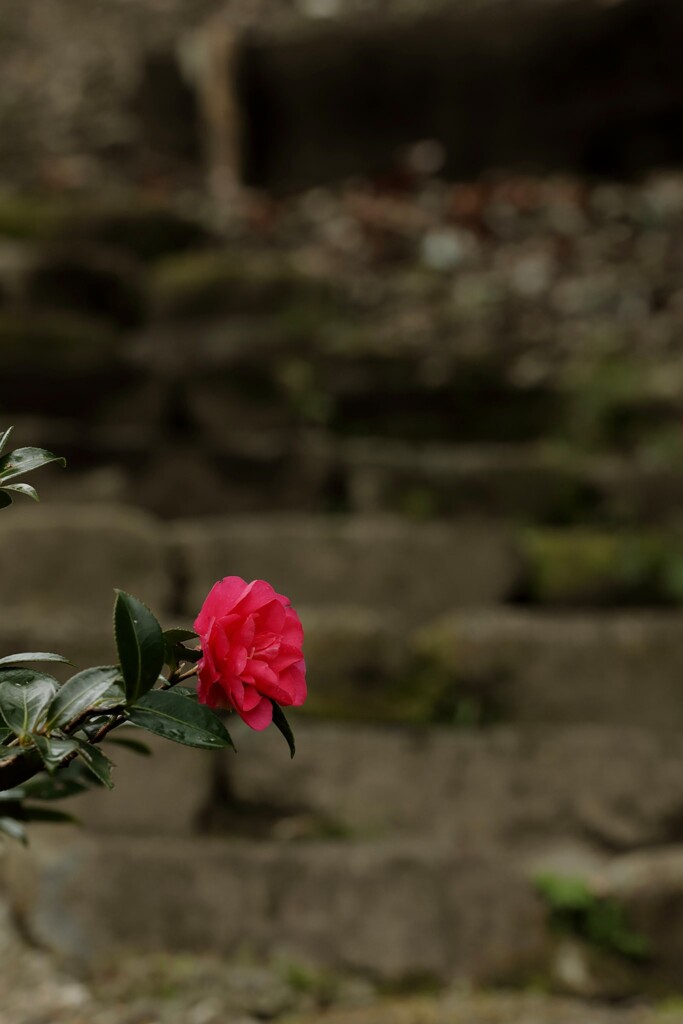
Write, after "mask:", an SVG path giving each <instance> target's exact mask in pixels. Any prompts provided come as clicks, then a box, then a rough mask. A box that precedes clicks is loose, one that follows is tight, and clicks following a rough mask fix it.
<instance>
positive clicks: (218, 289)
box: [151, 247, 330, 317]
mask: <svg viewBox="0 0 683 1024" xmlns="http://www.w3.org/2000/svg"><path fill="white" fill-rule="evenodd" d="M329 293H330V284H329V283H328V282H326V281H324V280H323V279H321V278H320V277H318V276H315V275H313V274H310V273H304V272H303V271H301V270H300V269H299V268H298V266H297V265H296V263H294V262H293V261H292V260H291V258H290V257H289V256H287V255H285V256H283V255H278V254H273V253H264V252H257V251H253V250H252V251H249V250H245V249H244V248H243V247H242V248H240V249H239V250H203V251H201V250H198V251H196V252H192V253H188V254H187V255H183V256H174V257H169V258H168V259H166V260H164V261H163V262H162V263H161V264H159V265H158V266H157V268H156V269H155V271H154V275H153V277H152V283H151V296H152V302H153V305H154V308H155V309H156V310H157V312H158V313H160V314H162V315H165V316H173V317H197V316H199V317H202V316H209V317H211V316H217V315H221V314H228V315H230V314H244V313H259V314H264V313H266V314H267V313H272V312H274V311H275V312H278V311H280V310H281V309H282V307H283V306H287V305H292V304H293V303H301V302H304V303H306V304H307V303H310V302H311V301H312V302H313V303H320V302H321V301H323V302H324V301H325V300H326V298H327V297H328V295H329Z"/></svg>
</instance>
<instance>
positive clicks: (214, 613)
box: [194, 576, 247, 637]
mask: <svg viewBox="0 0 683 1024" xmlns="http://www.w3.org/2000/svg"><path fill="white" fill-rule="evenodd" d="M246 588H247V584H246V582H245V581H244V580H243V579H242V578H241V576H226V577H225V579H222V580H219V581H218V583H214V585H213V586H212V588H211V590H210V591H209V593H208V595H207V597H206V600H205V601H204V604H203V605H202V607H201V611H200V612H199V615H198V616H197V618H196V619H195V620H194V628H195V632H196V633H199V635H200V636H202V637H203V636H204V635H205V634H206V633H207V632H208V631H209V629H210V628H211V622H212V620H213V619H217V618H219V617H221V616H224V615H227V614H228V613H229V612H230V611H232V609H233V607H234V605H235V604H236V603H237V602H238V601H239V600H240V598H241V597H242V595H243V594H244V591H245V589H246Z"/></svg>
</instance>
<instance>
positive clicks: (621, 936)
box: [536, 874, 650, 961]
mask: <svg viewBox="0 0 683 1024" xmlns="http://www.w3.org/2000/svg"><path fill="white" fill-rule="evenodd" d="M536 887H537V889H538V891H539V893H540V894H541V896H542V897H543V899H544V900H545V901H546V903H547V905H548V910H549V916H550V923H551V926H552V927H553V928H554V929H555V930H556V931H559V932H562V933H564V934H568V935H574V936H576V937H577V938H579V939H583V940H584V941H585V942H588V943H589V944H590V945H592V946H595V947H597V948H598V949H602V950H604V951H605V952H608V953H614V954H616V955H618V956H621V957H625V958H626V959H628V960H635V961H640V960H645V959H647V957H648V955H649V952H650V950H649V944H648V941H647V939H646V938H645V936H643V935H639V934H638V933H637V932H635V931H633V929H632V928H631V927H630V925H629V923H628V921H627V918H626V913H625V911H624V908H623V907H622V906H621V905H620V904H619V903H617V902H616V901H615V900H613V899H610V898H609V897H603V896H596V895H595V894H594V893H593V892H591V890H590V888H589V887H588V885H587V884H586V883H585V882H584V881H583V880H582V879H578V878H569V877H564V876H561V875H550V874H545V875H541V876H539V877H538V878H537V879H536Z"/></svg>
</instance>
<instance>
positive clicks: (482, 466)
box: [319, 438, 683, 524]
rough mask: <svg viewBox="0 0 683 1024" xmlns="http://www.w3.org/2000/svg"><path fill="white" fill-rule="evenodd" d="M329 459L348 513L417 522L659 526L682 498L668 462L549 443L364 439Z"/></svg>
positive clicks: (674, 516)
mask: <svg viewBox="0 0 683 1024" xmlns="http://www.w3.org/2000/svg"><path fill="white" fill-rule="evenodd" d="M319 458H320V461H322V456H319ZM327 461H328V463H329V464H331V465H332V466H334V472H335V474H336V478H337V479H338V480H340V481H342V482H343V484H342V485H340V486H343V487H344V490H345V492H346V496H347V501H348V505H349V508H350V510H351V511H353V512H356V513H361V514H378V513H387V512H390V513H397V514H403V515H407V516H409V517H411V518H413V519H415V520H418V521H419V520H423V519H429V518H432V517H444V518H451V517H457V516H461V515H463V514H464V515H468V514H469V515H472V514H484V515H492V516H499V517H506V518H507V517H509V518H510V519H512V520H513V521H517V522H525V523H533V522H540V523H554V524H559V523H567V524H570V523H577V522H610V523H631V524H633V523H641V522H642V523H648V522H662V521H664V522H666V521H667V520H674V521H678V520H679V519H680V508H681V504H682V502H683V474H682V473H681V472H680V468H679V469H678V470H677V468H676V466H675V465H674V464H668V463H667V464H659V465H658V464H657V463H656V462H655V463H654V464H653V463H651V462H648V461H641V462H638V461H634V460H633V459H626V458H619V457H617V456H614V457H609V458H608V457H596V456H592V455H590V454H585V453H581V452H579V451H571V450H567V449H566V448H565V449H560V448H552V447H550V446H547V445H546V446H543V445H511V444H506V445H444V444H438V443H435V442H432V443H426V444H421V445H411V444H406V443H403V442H400V441H394V442H392V441H388V440H386V439H385V440H382V439H379V438H362V439H358V440H353V441H346V442H343V443H341V444H339V445H338V446H337V447H336V448H333V449H332V451H331V452H330V453H329V454H328V456H327ZM328 472H329V470H328Z"/></svg>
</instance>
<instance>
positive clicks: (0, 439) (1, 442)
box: [0, 427, 14, 452]
mask: <svg viewBox="0 0 683 1024" xmlns="http://www.w3.org/2000/svg"><path fill="white" fill-rule="evenodd" d="M13 430H14V427H8V428H7V430H4V431H3V432H2V433H1V434H0V452H1V451H2V450H3V448H4V447H5V445H6V444H7V442H8V441H9V438H10V434H11V433H12V431H13Z"/></svg>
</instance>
